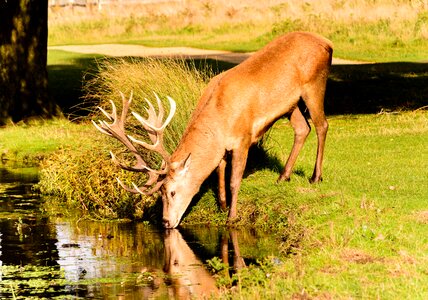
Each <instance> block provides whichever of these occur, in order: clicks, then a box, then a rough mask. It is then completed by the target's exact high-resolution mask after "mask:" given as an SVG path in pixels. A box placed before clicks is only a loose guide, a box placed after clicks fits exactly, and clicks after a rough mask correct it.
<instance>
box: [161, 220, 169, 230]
mask: <svg viewBox="0 0 428 300" xmlns="http://www.w3.org/2000/svg"><path fill="white" fill-rule="evenodd" d="M162 224H163V227H165V228H171V223H170V222H169V220H167V219H163V220H162Z"/></svg>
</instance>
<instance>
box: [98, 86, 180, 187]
mask: <svg viewBox="0 0 428 300" xmlns="http://www.w3.org/2000/svg"><path fill="white" fill-rule="evenodd" d="M120 96H121V98H122V103H123V105H122V112H121V114H120V117H118V115H117V113H118V112H117V109H116V105H115V104H114V102H113V101H110V103H111V106H112V112H111V113H108V112H107V111H105V110H104V109H103V108H99V109H100V111H101V112H102V113H103V114H104V115H105V116H106V117H107V118H108V119H109V121H111V122H112V123H107V122H106V121H99V123H98V124H97V123H96V122H94V121H92V123H93V124H94V126H95V127H96V128H97V129H98V130H99V131H100V132H102V133H104V134H106V135H109V136H112V137H114V138H116V139H117V140H119V141H120V142H121V143H122V144H124V145H125V146H126V147H127V148H128V149H129V150H130V151H131V153H132V154H133V155H134V157H135V158H136V163H135V164H134V165H133V166H127V165H125V164H123V163H121V162H120V161H119V160H118V159H117V158H116V157H115V155H114V154H113V153H112V152H110V154H111V157H112V160H113V162H115V163H116V164H117V165H119V166H120V167H121V168H122V169H125V170H128V171H133V172H144V173H146V174H147V175H148V178H147V181H146V183H145V184H144V186H142V187H138V186H137V185H135V184H133V187H134V188H129V187H127V186H125V185H124V184H123V183H122V182H121V181H120V180H118V182H119V184H120V185H121V186H122V187H123V188H125V189H126V190H127V191H130V192H133V193H140V194H144V195H151V194H153V193H155V192H157V191H158V190H159V188H160V187H161V186H162V184H163V182H164V181H165V176H164V175H166V174H167V173H168V171H169V157H170V155H169V153H168V152H167V151H166V150H165V147H164V145H163V131H164V129H165V127H166V126H167V125H168V123H169V122H170V121H171V119H172V117H173V116H174V114H175V110H176V103H175V101H174V100H173V99H172V98H171V97H168V100H169V102H170V105H171V108H170V112H169V115H168V118H167V119H166V120H165V122H163V117H164V113H165V110H164V107H163V106H162V103H161V100H160V98H159V96H158V95H157V94H156V93H155V97H156V101H157V104H158V107H159V109H158V112H157V111H156V109H155V107H154V106H153V104H152V103H151V102H150V101H149V100H147V99H146V101H147V103H148V108H146V111H147V113H148V116H147V118H143V117H142V116H140V115H139V114H137V113H135V112H132V114H133V115H134V117H135V118H136V119H137V120H138V121H139V122H140V123H141V124H142V126H143V128H144V129H145V130H146V131H147V133H148V135H149V137H150V140H151V141H152V144H149V143H147V142H145V141H141V140H138V139H136V138H134V137H132V136H130V135H127V134H126V133H125V122H126V116H127V113H128V110H129V107H130V105H131V102H132V98H133V93H132V92H131V94H130V96H129V98H128V99H126V97H125V95H124V94H123V93H122V92H120ZM134 144H138V145H140V146H142V147H143V148H145V149H147V150H151V151H155V152H157V153H159V154H160V155H161V157H162V159H163V161H162V163H161V166H160V169H159V170H155V169H152V168H150V167H149V166H148V165H147V163H146V162H145V161H144V159H143V156H142V155H141V153H140V152H139V150H138V149H137V148H136V146H135V145H134ZM160 176H162V177H161V178H160Z"/></svg>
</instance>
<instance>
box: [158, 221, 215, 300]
mask: <svg viewBox="0 0 428 300" xmlns="http://www.w3.org/2000/svg"><path fill="white" fill-rule="evenodd" d="M164 243H165V267H164V271H165V273H167V274H168V275H169V276H170V284H171V288H172V289H170V290H169V292H170V294H171V293H172V295H170V296H173V297H174V298H176V299H193V298H200V299H204V298H209V297H210V296H213V295H216V294H218V289H217V287H216V283H215V279H214V278H213V277H212V276H211V275H210V274H209V273H208V271H207V270H206V269H205V268H204V266H203V264H202V262H201V261H200V260H199V258H197V257H196V255H195V253H194V252H193V251H192V250H191V249H190V247H189V246H188V245H187V243H186V241H185V240H184V239H183V237H182V236H181V233H180V232H179V231H178V230H177V229H171V230H167V231H166V232H165V241H164Z"/></svg>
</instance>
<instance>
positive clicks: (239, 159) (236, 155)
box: [227, 147, 249, 223]
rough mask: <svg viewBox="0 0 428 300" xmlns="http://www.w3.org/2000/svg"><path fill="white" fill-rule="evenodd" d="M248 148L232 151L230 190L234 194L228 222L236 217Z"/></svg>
mask: <svg viewBox="0 0 428 300" xmlns="http://www.w3.org/2000/svg"><path fill="white" fill-rule="evenodd" d="M248 148H249V147H241V148H240V149H236V150H233V152H232V175H231V178H230V192H231V194H232V197H231V202H230V210H229V217H228V220H227V221H228V223H230V222H233V220H234V219H236V214H237V208H236V207H237V203H238V192H239V188H240V187H241V181H242V176H243V175H244V171H245V165H246V163H247V157H248Z"/></svg>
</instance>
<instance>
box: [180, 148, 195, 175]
mask: <svg viewBox="0 0 428 300" xmlns="http://www.w3.org/2000/svg"><path fill="white" fill-rule="evenodd" d="M191 161H192V156H191V153H189V155H187V157H186V158H185V159H183V160H182V161H181V162H179V165H178V167H177V169H176V172H177V173H178V174H179V175H185V174H186V173H187V171H188V170H189V167H190V163H191Z"/></svg>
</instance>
